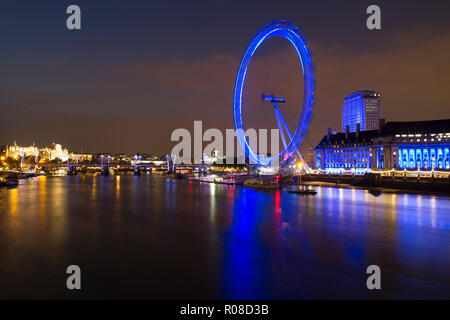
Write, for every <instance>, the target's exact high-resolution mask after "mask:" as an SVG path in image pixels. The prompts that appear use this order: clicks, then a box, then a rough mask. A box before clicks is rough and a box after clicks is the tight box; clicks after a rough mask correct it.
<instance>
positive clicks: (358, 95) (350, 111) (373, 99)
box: [342, 91, 381, 132]
mask: <svg viewBox="0 0 450 320" xmlns="http://www.w3.org/2000/svg"><path fill="white" fill-rule="evenodd" d="M380 96H381V95H380V94H379V93H377V92H375V91H358V92H355V93H352V94H350V95H348V96H346V97H345V99H344V104H343V105H342V132H345V129H346V127H347V126H349V131H350V132H355V131H356V127H357V124H359V126H360V131H367V130H378V129H379V127H380V115H381V97H380Z"/></svg>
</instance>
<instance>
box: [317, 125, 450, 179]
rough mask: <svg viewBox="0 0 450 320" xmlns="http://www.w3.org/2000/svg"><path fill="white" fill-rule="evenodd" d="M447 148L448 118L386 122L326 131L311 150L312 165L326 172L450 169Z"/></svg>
mask: <svg viewBox="0 0 450 320" xmlns="http://www.w3.org/2000/svg"><path fill="white" fill-rule="evenodd" d="M449 150H450V119H447V120H433V121H410V122H387V123H386V124H385V125H383V126H382V127H381V128H380V129H379V130H368V131H360V130H357V131H356V132H349V130H347V131H346V132H341V133H337V134H331V131H330V130H328V133H327V135H326V136H324V137H323V138H322V140H321V141H320V143H319V144H318V146H317V147H316V148H315V149H314V155H315V168H317V169H321V170H323V171H325V172H327V173H345V172H354V173H364V172H370V171H372V170H373V169H407V170H425V171H427V170H450V151H449Z"/></svg>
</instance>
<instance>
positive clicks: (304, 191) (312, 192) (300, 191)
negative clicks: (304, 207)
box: [288, 188, 317, 195]
mask: <svg viewBox="0 0 450 320" xmlns="http://www.w3.org/2000/svg"><path fill="white" fill-rule="evenodd" d="M288 193H296V194H310V195H315V194H317V191H316V190H314V189H309V188H301V189H291V190H288Z"/></svg>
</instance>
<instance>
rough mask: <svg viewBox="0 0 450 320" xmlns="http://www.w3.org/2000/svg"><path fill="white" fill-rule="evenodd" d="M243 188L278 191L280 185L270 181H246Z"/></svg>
mask: <svg viewBox="0 0 450 320" xmlns="http://www.w3.org/2000/svg"><path fill="white" fill-rule="evenodd" d="M244 186H246V187H248V188H255V189H279V188H280V184H279V183H278V181H276V180H272V179H247V180H245V182H244Z"/></svg>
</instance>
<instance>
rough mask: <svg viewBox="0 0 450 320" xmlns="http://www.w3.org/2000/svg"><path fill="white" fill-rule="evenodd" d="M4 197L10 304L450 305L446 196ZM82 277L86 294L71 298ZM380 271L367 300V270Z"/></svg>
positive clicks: (96, 185) (4, 290)
mask: <svg viewBox="0 0 450 320" xmlns="http://www.w3.org/2000/svg"><path fill="white" fill-rule="evenodd" d="M20 182H21V183H20V185H19V186H18V187H17V188H11V189H7V188H3V189H1V190H0V298H12V299H32V298H39V299H48V298H63V299H71V298H88V299H91V298H92V299H97V298H149V299H404V298H413V299H416V298H418V299H430V298H438V299H439V298H440V299H443V298H445V299H449V298H450V198H449V197H446V196H439V195H417V194H404V193H398V194H396V193H381V195H379V196H374V195H372V194H370V193H369V192H367V191H365V190H361V189H350V188H346V189H344V188H331V187H317V188H316V190H317V191H318V193H317V195H316V196H305V195H298V194H291V193H288V192H285V191H273V192H260V191H256V190H252V189H248V188H245V187H243V186H229V185H216V184H207V183H196V182H189V181H188V180H170V179H167V178H166V177H164V176H162V175H158V174H154V175H143V176H140V177H135V176H133V175H122V176H114V175H112V176H106V177H105V176H101V175H80V176H66V177H37V178H32V179H28V180H22V181H20ZM72 264H75V265H78V266H80V268H81V274H82V281H81V282H82V290H80V291H76V290H73V291H69V290H68V289H67V288H66V279H67V277H68V275H67V274H66V268H67V266H69V265H72ZM372 264H375V265H378V266H380V268H381V286H382V289H381V290H368V289H367V287H366V279H367V277H368V275H367V274H366V268H367V267H368V266H369V265H372Z"/></svg>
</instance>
